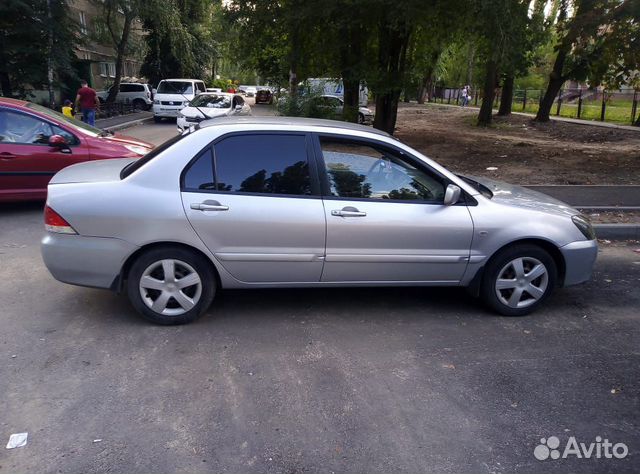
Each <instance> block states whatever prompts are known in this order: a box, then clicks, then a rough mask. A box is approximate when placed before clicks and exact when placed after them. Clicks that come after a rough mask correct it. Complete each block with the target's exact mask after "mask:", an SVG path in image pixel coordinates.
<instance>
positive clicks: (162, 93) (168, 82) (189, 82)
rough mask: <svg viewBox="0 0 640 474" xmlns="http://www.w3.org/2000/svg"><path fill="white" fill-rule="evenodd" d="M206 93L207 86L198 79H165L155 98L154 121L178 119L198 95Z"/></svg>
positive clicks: (159, 86) (160, 84)
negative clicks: (181, 112) (181, 111)
mask: <svg viewBox="0 0 640 474" xmlns="http://www.w3.org/2000/svg"><path fill="white" fill-rule="evenodd" d="M206 91H207V86H206V85H205V84H204V82H203V81H200V80H198V79H163V80H162V81H160V83H159V84H158V88H157V90H156V93H155V95H154V98H153V119H154V120H155V121H156V122H160V121H161V120H162V119H163V118H176V117H177V116H178V112H179V111H180V110H181V109H183V108H184V107H186V106H187V105H189V102H191V100H192V99H193V98H194V97H195V96H196V95H198V94H201V93H202V92H206Z"/></svg>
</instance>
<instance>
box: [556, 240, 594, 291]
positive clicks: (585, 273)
mask: <svg viewBox="0 0 640 474" xmlns="http://www.w3.org/2000/svg"><path fill="white" fill-rule="evenodd" d="M560 252H562V256H563V257H564V262H565V277H564V286H570V285H577V284H578V283H583V282H585V281H587V280H589V279H590V278H591V274H592V273H593V266H594V264H595V263H596V258H597V257H598V243H597V241H595V240H581V241H578V242H572V243H570V244H567V245H565V246H563V247H560Z"/></svg>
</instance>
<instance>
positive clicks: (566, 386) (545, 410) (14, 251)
mask: <svg viewBox="0 0 640 474" xmlns="http://www.w3.org/2000/svg"><path fill="white" fill-rule="evenodd" d="M172 127H173V126H172V125H169V124H166V125H165V124H161V125H158V126H156V125H149V126H147V125H145V126H141V127H136V129H133V130H131V131H132V132H134V133H136V135H137V136H140V135H139V134H146V135H147V136H148V137H149V139H152V138H153V139H159V137H160V135H161V134H162V133H167V132H168V131H172V130H173V128H172ZM41 207H42V205H41V204H22V205H4V206H2V207H0V262H1V265H0V327H1V328H2V329H1V330H0V441H2V443H3V446H0V473H3V472H7V473H18V472H38V473H40V472H43V473H44V472H51V473H54V472H64V473H75V472H78V473H94V472H95V473H97V472H123V473H138V472H139V473H156V472H158V473H161V472H176V471H181V472H282V473H302V472H363V473H364V472H410V473H416V472H452V473H463V472H536V473H538V472H568V471H572V472H612V473H613V472H615V473H622V472H638V471H640V363H639V362H640V350H639V348H640V345H639V343H638V342H639V340H640V314H639V308H640V289H639V288H640V253H637V252H635V251H634V250H636V249H638V248H640V244H638V243H636V244H623V243H620V244H605V245H604V246H603V247H602V251H601V254H600V257H599V260H598V263H597V269H596V272H595V274H594V277H593V279H592V281H590V282H589V283H587V284H585V285H582V286H578V287H572V288H566V289H563V290H560V291H558V292H557V293H556V295H555V296H554V297H553V298H552V299H551V300H550V301H549V302H548V304H547V305H546V307H544V308H543V309H542V310H541V311H539V312H538V313H537V314H535V315H532V316H529V317H524V318H504V317H497V316H494V315H492V314H491V313H489V312H487V311H486V310H484V309H483V308H482V307H481V306H479V305H477V304H476V302H475V301H474V300H473V299H472V298H470V297H468V296H467V295H466V294H465V292H464V291H462V290H459V289H445V290H442V289H419V288H413V289H379V288H378V289H319V290H259V291H252V292H250V291H226V292H225V291H223V292H221V293H220V294H219V297H218V299H217V300H216V301H215V302H214V304H213V306H212V308H211V309H210V311H209V312H208V313H207V314H206V315H205V316H204V317H203V318H202V319H201V320H199V321H197V322H196V323H194V324H191V325H189V326H182V327H158V326H153V325H150V324H148V323H146V322H144V321H143V320H142V319H140V318H139V317H138V316H137V315H136V313H135V312H134V311H133V309H132V308H131V307H130V306H129V304H128V302H127V300H126V298H125V297H124V296H117V295H114V294H111V293H109V292H107V291H100V290H94V289H88V288H79V287H73V286H68V285H65V284H63V283H59V282H57V281H55V280H54V279H53V278H52V277H51V276H50V275H49V274H48V272H47V270H46V269H45V268H44V266H43V263H42V261H41V258H40V253H39V240H40V238H41V236H42V233H43V228H42V217H41ZM87 265H91V262H87ZM18 432H29V443H28V445H27V446H26V447H23V448H17V449H13V450H6V449H4V444H6V442H7V441H8V439H9V435H10V434H11V433H18ZM549 436H557V437H558V438H560V441H561V448H563V447H564V445H565V443H566V442H567V439H568V438H569V437H570V436H574V437H576V439H577V441H578V442H583V443H586V444H587V445H589V444H590V443H592V442H595V438H596V436H600V437H602V438H607V439H608V440H610V441H611V442H613V443H625V444H626V445H627V446H628V449H629V455H628V456H627V457H626V458H624V459H621V460H619V459H604V458H601V459H593V458H591V459H577V458H575V456H573V457H570V458H568V459H557V460H546V461H538V460H536V458H535V457H534V455H533V452H534V449H535V447H536V446H537V445H538V444H539V443H540V438H542V437H544V438H547V437H549ZM94 440H100V441H97V442H94ZM594 456H595V454H594Z"/></svg>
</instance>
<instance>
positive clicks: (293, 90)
mask: <svg viewBox="0 0 640 474" xmlns="http://www.w3.org/2000/svg"><path fill="white" fill-rule="evenodd" d="M298 38H299V32H298V28H297V27H294V28H293V29H292V32H291V42H290V43H289V47H290V48H291V49H290V51H289V93H290V94H291V97H297V95H298V54H299V51H298V49H299V40H298Z"/></svg>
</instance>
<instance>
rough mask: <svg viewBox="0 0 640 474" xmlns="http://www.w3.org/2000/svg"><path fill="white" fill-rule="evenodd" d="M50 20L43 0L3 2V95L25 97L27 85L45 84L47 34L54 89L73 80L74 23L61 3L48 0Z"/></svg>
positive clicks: (0, 49) (0, 60)
mask: <svg viewBox="0 0 640 474" xmlns="http://www.w3.org/2000/svg"><path fill="white" fill-rule="evenodd" d="M50 6H51V11H50V14H51V20H49V18H48V12H47V1H46V0H3V2H2V15H0V86H1V87H2V94H3V95H18V96H22V97H25V96H27V95H28V89H29V86H31V87H33V88H43V87H44V86H45V84H46V83H47V59H48V57H49V51H48V39H49V33H51V34H52V36H53V47H52V48H51V52H50V53H51V59H52V65H53V69H54V72H55V74H54V86H59V85H61V84H63V83H66V82H68V81H70V80H75V79H77V78H76V74H75V69H74V61H75V54H74V53H73V47H74V45H75V44H77V43H78V38H77V36H76V35H75V31H76V29H77V24H76V23H74V22H73V21H72V20H71V17H70V15H69V7H68V5H67V3H66V2H65V1H64V0H51V2H50Z"/></svg>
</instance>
